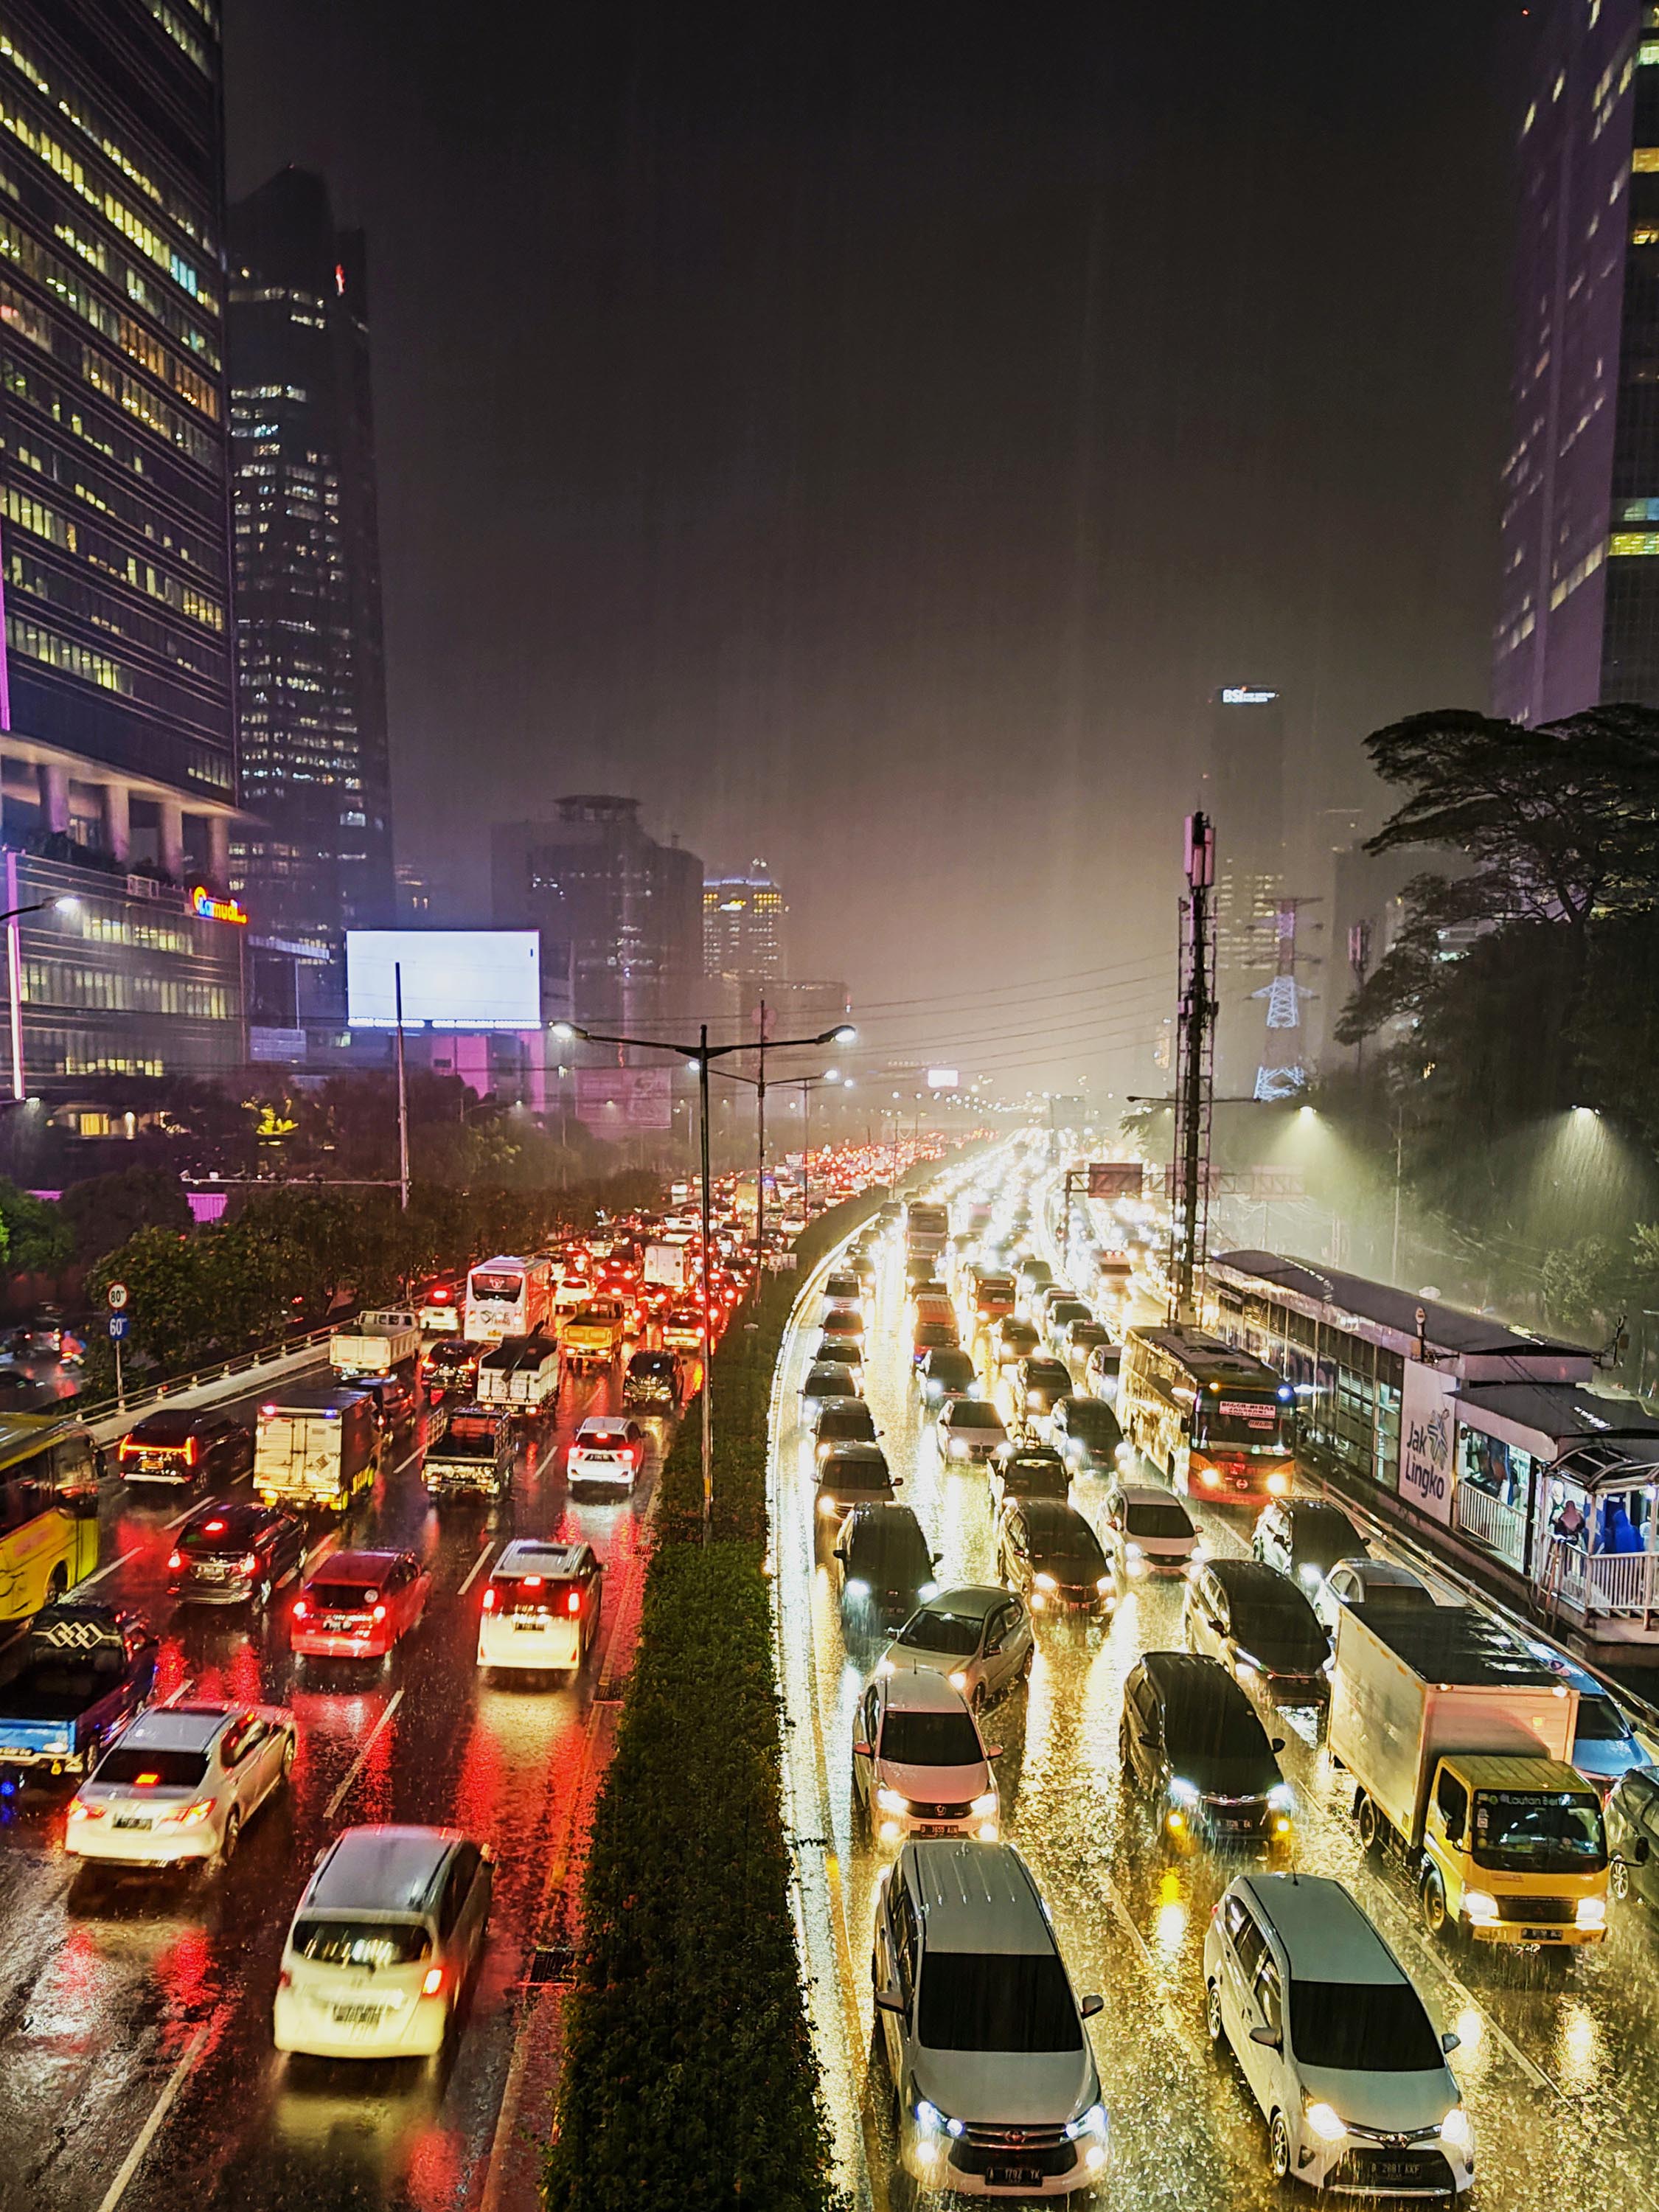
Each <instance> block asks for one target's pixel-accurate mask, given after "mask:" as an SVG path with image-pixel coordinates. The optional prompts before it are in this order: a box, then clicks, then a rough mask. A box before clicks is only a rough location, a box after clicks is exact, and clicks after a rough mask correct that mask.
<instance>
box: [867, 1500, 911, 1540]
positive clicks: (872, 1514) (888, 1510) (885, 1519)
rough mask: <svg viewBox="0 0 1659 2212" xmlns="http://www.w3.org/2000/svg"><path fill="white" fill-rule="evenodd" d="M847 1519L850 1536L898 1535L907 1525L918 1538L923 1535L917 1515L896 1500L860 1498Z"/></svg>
mask: <svg viewBox="0 0 1659 2212" xmlns="http://www.w3.org/2000/svg"><path fill="white" fill-rule="evenodd" d="M847 1519H848V1534H849V1535H854V1536H861V1535H865V1534H876V1535H883V1536H884V1535H890V1534H897V1533H898V1532H899V1530H900V1529H901V1528H903V1527H904V1526H905V1524H906V1523H908V1525H909V1527H910V1528H913V1529H914V1530H915V1533H916V1534H917V1535H918V1536H921V1534H922V1528H921V1522H920V1521H918V1520H917V1518H916V1516H915V1513H914V1512H913V1511H912V1510H911V1509H910V1507H909V1506H908V1505H901V1504H899V1503H898V1501H897V1499H896V1498H860V1500H859V1502H858V1503H857V1504H855V1505H854V1506H852V1507H851V1508H850V1509H849V1510H848V1516H847ZM922 1541H924V1542H926V1541H927V1539H926V1538H925V1537H923V1539H922Z"/></svg>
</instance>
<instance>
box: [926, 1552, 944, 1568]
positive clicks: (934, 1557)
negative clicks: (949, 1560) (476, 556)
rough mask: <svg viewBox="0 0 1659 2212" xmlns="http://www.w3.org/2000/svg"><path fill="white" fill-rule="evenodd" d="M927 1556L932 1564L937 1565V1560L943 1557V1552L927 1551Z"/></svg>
mask: <svg viewBox="0 0 1659 2212" xmlns="http://www.w3.org/2000/svg"><path fill="white" fill-rule="evenodd" d="M927 1557H928V1559H929V1561H930V1562H931V1563H932V1565H934V1566H937V1565H939V1561H940V1560H941V1559H943V1558H944V1557H945V1554H944V1553H943V1552H929V1553H928V1554H927Z"/></svg>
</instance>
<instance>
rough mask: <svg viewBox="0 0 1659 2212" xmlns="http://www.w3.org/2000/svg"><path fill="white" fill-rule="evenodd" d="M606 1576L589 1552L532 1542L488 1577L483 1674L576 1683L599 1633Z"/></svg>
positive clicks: (508, 1552)
mask: <svg viewBox="0 0 1659 2212" xmlns="http://www.w3.org/2000/svg"><path fill="white" fill-rule="evenodd" d="M604 1594H605V1570H604V1568H603V1567H601V1566H600V1565H599V1559H598V1558H597V1557H596V1555H595V1553H594V1550H593V1547H592V1545H591V1544H555V1543H550V1542H548V1541H545V1540H543V1539H538V1538H533V1537H526V1538H521V1539H520V1541H518V1542H517V1543H513V1544H509V1545H508V1546H507V1548H506V1549H505V1550H504V1551H503V1552H502V1553H501V1557H500V1559H497V1560H496V1562H495V1566H494V1567H493V1568H492V1569H491V1570H490V1575H489V1581H488V1582H487V1583H485V1584H484V1593H483V1607H482V1609H481V1611H480V1613H479V1615H478V1664H479V1666H481V1667H512V1668H536V1669H538V1670H539V1671H541V1672H544V1673H547V1674H561V1673H562V1674H568V1675H569V1676H570V1678H571V1679H572V1680H574V1679H575V1676H576V1674H577V1672H578V1670H579V1669H580V1666H581V1663H582V1662H583V1660H584V1659H586V1656H587V1654H588V1651H589V1650H590V1648H591V1647H592V1643H593V1640H594V1638H595V1637H596V1636H597V1635H598V1634H599V1608H600V1606H601V1605H602V1603H603V1601H604Z"/></svg>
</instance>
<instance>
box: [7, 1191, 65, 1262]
mask: <svg viewBox="0 0 1659 2212" xmlns="http://www.w3.org/2000/svg"><path fill="white" fill-rule="evenodd" d="M0 1231H3V1232H4V1237H5V1243H4V1245H3V1247H0V1251H3V1255H4V1258H5V1260H6V1262H7V1265H8V1266H9V1267H11V1268H12V1269H13V1270H14V1272H15V1273H18V1274H21V1275H56V1274H60V1273H62V1272H63V1270H64V1268H65V1267H68V1266H69V1264H70V1261H71V1260H72V1259H73V1258H74V1256H75V1238H74V1236H73V1233H72V1232H71V1230H70V1225H69V1223H68V1222H67V1221H66V1220H65V1219H64V1215H63V1212H62V1211H61V1210H60V1208H59V1207H58V1206H57V1205H56V1204H55V1203H54V1202H53V1201H52V1200H49V1199H41V1198H34V1197H32V1196H31V1195H30V1194H29V1193H28V1192H27V1191H26V1190H19V1189H18V1188H17V1186H16V1185H15V1183H10V1182H0Z"/></svg>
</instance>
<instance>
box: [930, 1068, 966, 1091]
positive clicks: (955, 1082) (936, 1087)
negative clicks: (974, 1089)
mask: <svg viewBox="0 0 1659 2212" xmlns="http://www.w3.org/2000/svg"><path fill="white" fill-rule="evenodd" d="M961 1082H962V1071H961V1069H960V1068H957V1067H930V1068H929V1069H928V1071H927V1088H928V1089H929V1090H930V1091H955V1090H957V1088H958V1087H959V1086H960V1085H961Z"/></svg>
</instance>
